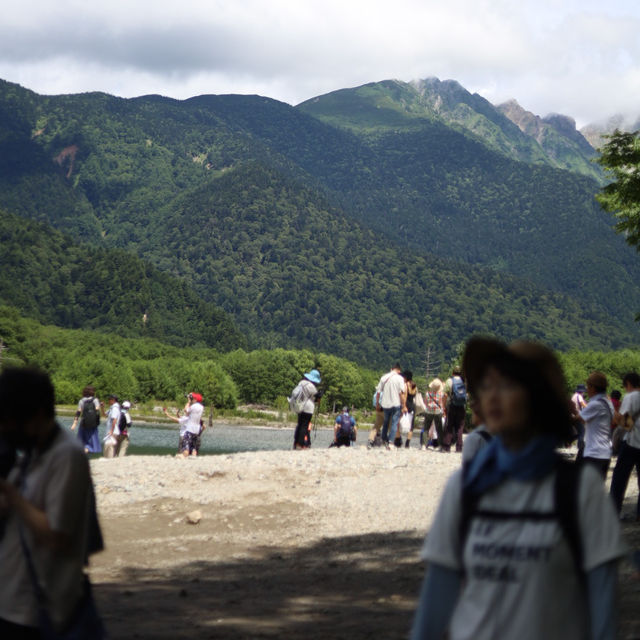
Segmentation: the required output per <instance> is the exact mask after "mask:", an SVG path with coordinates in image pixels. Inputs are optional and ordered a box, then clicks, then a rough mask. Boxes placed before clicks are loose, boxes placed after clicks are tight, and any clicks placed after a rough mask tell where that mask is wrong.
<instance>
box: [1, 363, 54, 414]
mask: <svg viewBox="0 0 640 640" xmlns="http://www.w3.org/2000/svg"><path fill="white" fill-rule="evenodd" d="M40 412H42V414H43V416H44V417H45V418H53V417H54V416H55V391H54V389H53V385H52V384H51V380H50V378H49V376H48V375H47V374H46V373H44V372H43V371H40V370H38V369H31V368H13V367H12V368H8V369H5V370H4V371H3V372H2V373H0V420H7V419H8V420H15V421H19V422H25V421H29V420H31V419H32V418H33V417H35V416H36V415H38V413H40Z"/></svg>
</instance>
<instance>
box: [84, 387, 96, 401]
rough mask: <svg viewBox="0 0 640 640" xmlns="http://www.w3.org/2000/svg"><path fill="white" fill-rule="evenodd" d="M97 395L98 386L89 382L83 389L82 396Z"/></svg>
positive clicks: (90, 396)
mask: <svg viewBox="0 0 640 640" xmlns="http://www.w3.org/2000/svg"><path fill="white" fill-rule="evenodd" d="M95 395H96V388H95V387H94V386H93V385H90V384H88V385H87V386H86V387H85V388H84V389H83V390H82V397H83V398H92V397H93V396H95Z"/></svg>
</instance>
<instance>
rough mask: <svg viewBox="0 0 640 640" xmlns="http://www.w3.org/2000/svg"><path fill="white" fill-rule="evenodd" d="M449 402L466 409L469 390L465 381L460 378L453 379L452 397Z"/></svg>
mask: <svg viewBox="0 0 640 640" xmlns="http://www.w3.org/2000/svg"><path fill="white" fill-rule="evenodd" d="M449 402H450V403H451V404H452V405H453V406H454V407H464V406H465V405H466V404H467V388H466V387H465V386H464V380H463V379H462V378H461V377H460V376H454V377H453V378H452V379H451V395H450V399H449Z"/></svg>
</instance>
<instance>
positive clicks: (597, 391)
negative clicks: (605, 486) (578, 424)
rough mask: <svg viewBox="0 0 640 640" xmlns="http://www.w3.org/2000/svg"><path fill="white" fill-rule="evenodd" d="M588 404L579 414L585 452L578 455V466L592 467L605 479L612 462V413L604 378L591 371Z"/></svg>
mask: <svg viewBox="0 0 640 640" xmlns="http://www.w3.org/2000/svg"><path fill="white" fill-rule="evenodd" d="M587 394H588V395H589V403H588V404H587V406H586V407H584V408H583V409H582V411H580V419H581V420H582V421H583V422H584V449H582V450H581V451H578V458H577V460H578V462H582V463H587V464H592V465H594V466H595V467H596V468H597V469H598V471H599V472H600V474H601V475H602V479H603V480H604V479H606V477H607V471H609V463H610V462H611V420H612V419H613V414H614V409H613V405H612V404H611V400H609V397H608V396H607V377H606V376H605V375H604V373H600V372H599V371H594V372H593V373H592V374H591V375H590V376H589V377H588V378H587Z"/></svg>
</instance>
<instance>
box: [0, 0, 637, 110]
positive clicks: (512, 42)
mask: <svg viewBox="0 0 640 640" xmlns="http://www.w3.org/2000/svg"><path fill="white" fill-rule="evenodd" d="M638 32H640V6H638V5H637V3H636V2H635V1H634V2H631V1H630V0H617V1H616V0H614V1H613V2H612V1H611V0H610V2H608V3H607V4H606V6H605V4H604V3H602V2H600V1H599V0H582V1H581V2H578V0H537V1H536V2H534V0H525V1H524V2H521V3H514V2H512V0H449V1H448V2H446V3H442V2H441V1H440V0H438V1H435V0H426V1H425V0H423V1H420V0H396V1H395V2H393V3H389V2H383V1H381V0H369V1H368V2H365V1H363V0H350V1H349V2H345V0H340V1H338V0H323V1H319V0H306V1H305V0H297V1H296V0H244V1H242V0H206V1H205V0H202V1H200V0H182V1H181V2H179V3H176V2H171V3H170V2H166V1H163V0H156V1H154V2H152V1H150V0H137V1H136V2H130V0H104V1H103V2H101V3H85V2H84V1H82V2H80V1H74V0H58V2H56V3H51V2H48V1H47V0H22V2H21V3H12V5H11V6H10V7H6V8H5V9H4V12H3V20H2V22H1V23H0V77H3V78H4V79H7V80H10V81H14V82H20V83H21V84H23V85H24V86H26V87H28V88H30V89H33V90H35V91H39V92H42V93H71V92H79V91H87V90H101V91H106V92H108V93H114V94H116V95H121V96H127V97H129V96H134V95H141V94H144V93H161V94H164V95H170V96H173V97H177V98H186V97H189V96H191V95H197V94H201V93H229V92H238V93H260V94H263V95H268V96H270V97H274V98H277V99H281V100H284V101H286V102H290V103H297V102H299V101H301V100H303V99H306V98H309V97H312V96H314V95H318V94H321V93H324V92H327V91H331V90H334V89H339V88H342V87H345V86H353V85H357V84H362V83H365V82H372V81H376V80H382V79H385V78H391V77H393V78H398V79H401V80H411V79H415V78H422V77H427V76H433V75H435V76H438V77H441V78H443V79H444V78H454V79H456V80H458V81H459V82H460V83H461V84H463V85H464V86H465V87H467V88H468V89H470V90H477V91H479V92H481V93H482V94H483V95H485V97H487V98H488V99H490V100H492V101H500V100H503V99H507V98H511V97H515V98H516V99H518V101H519V102H520V103H521V104H522V105H523V106H524V107H525V108H528V109H530V110H533V111H535V112H536V113H540V114H541V115H545V114H546V113H547V112H550V111H557V112H561V111H565V112H567V113H568V114H569V115H572V116H574V117H575V118H576V119H578V120H579V121H583V122H586V121H588V120H594V119H600V118H604V117H607V116H608V115H610V114H612V113H615V112H617V111H625V112H628V111H630V112H631V113H633V110H634V109H635V110H636V113H635V115H638V112H640V105H637V104H634V102H635V100H636V96H638V95H640V91H639V89H640V86H639V84H638V76H639V74H640V42H639V39H638V37H637V34H638Z"/></svg>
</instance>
